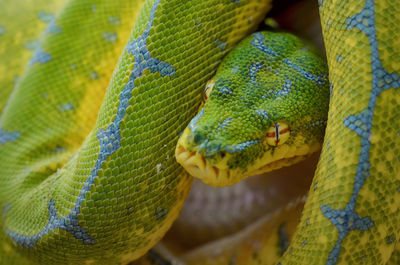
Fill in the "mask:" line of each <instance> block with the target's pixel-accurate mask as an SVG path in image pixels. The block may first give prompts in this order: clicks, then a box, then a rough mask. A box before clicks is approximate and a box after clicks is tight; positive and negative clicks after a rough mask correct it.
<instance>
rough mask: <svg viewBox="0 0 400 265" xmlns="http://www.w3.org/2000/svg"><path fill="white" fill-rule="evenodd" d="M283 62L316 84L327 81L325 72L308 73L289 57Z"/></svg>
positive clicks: (322, 83)
mask: <svg viewBox="0 0 400 265" xmlns="http://www.w3.org/2000/svg"><path fill="white" fill-rule="evenodd" d="M283 63H285V64H286V65H288V66H290V67H293V68H294V69H296V70H297V71H298V72H299V73H300V74H301V75H302V76H303V77H304V78H306V79H308V80H311V81H314V82H315V83H317V85H324V84H326V83H327V82H328V75H327V74H320V75H313V74H311V73H308V72H307V71H304V70H303V69H302V68H301V67H300V66H298V65H297V64H295V63H294V62H293V61H292V60H290V59H285V60H283Z"/></svg>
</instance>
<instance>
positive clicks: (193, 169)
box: [175, 128, 232, 187]
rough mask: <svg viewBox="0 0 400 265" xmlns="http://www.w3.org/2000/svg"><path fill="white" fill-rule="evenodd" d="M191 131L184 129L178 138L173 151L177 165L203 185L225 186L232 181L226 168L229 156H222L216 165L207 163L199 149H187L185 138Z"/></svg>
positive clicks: (197, 147)
mask: <svg viewBox="0 0 400 265" xmlns="http://www.w3.org/2000/svg"><path fill="white" fill-rule="evenodd" d="M190 132H191V130H190V129H189V128H186V129H185V131H184V133H183V134H182V136H181V137H180V138H179V141H178V144H177V146H176V149H175V157H176V160H177V162H178V163H179V164H181V165H182V166H183V167H184V168H185V170H186V171H187V172H188V173H189V174H190V175H192V176H193V177H196V178H199V179H201V180H202V181H203V182H204V183H206V184H209V185H212V186H215V187H219V186H226V185H227V183H230V182H231V181H232V180H231V179H230V177H231V171H230V170H229V168H228V167H227V166H226V164H227V160H228V159H229V154H226V155H224V157H223V158H221V159H220V160H218V163H217V164H215V165H214V164H213V163H212V162H210V161H208V160H207V159H206V158H205V157H204V154H203V152H202V150H201V148H199V146H196V147H189V144H188V142H187V138H188V136H189V135H190Z"/></svg>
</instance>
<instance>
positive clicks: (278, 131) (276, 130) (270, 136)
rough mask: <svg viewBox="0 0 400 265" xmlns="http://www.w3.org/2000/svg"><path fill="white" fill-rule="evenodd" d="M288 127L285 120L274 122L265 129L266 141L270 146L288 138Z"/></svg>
mask: <svg viewBox="0 0 400 265" xmlns="http://www.w3.org/2000/svg"><path fill="white" fill-rule="evenodd" d="M289 136H290V128H289V125H288V124H287V123H285V122H276V123H275V124H273V125H272V126H271V127H270V128H269V129H268V131H267V136H266V138H265V139H266V142H267V144H268V145H271V146H278V145H281V144H283V143H284V142H286V141H287V139H289Z"/></svg>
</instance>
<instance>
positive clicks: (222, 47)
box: [215, 39, 227, 51]
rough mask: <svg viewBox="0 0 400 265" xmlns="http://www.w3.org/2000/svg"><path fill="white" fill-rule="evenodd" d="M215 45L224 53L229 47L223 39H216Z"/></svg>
mask: <svg viewBox="0 0 400 265" xmlns="http://www.w3.org/2000/svg"><path fill="white" fill-rule="evenodd" d="M215 44H216V45H217V47H218V48H219V49H220V50H221V51H224V50H225V49H226V46H227V43H226V42H224V41H223V40H221V39H216V40H215Z"/></svg>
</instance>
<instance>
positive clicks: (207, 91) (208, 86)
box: [203, 78, 215, 102]
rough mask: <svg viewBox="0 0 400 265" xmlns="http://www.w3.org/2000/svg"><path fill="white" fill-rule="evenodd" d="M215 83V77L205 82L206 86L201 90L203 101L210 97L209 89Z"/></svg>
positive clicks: (210, 89)
mask: <svg viewBox="0 0 400 265" xmlns="http://www.w3.org/2000/svg"><path fill="white" fill-rule="evenodd" d="M214 85H215V79H214V78H213V79H211V80H210V81H208V82H207V85H206V87H205V88H204V91H203V101H204V102H206V101H207V99H208V98H209V97H210V94H211V91H212V89H213V87H214Z"/></svg>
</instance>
